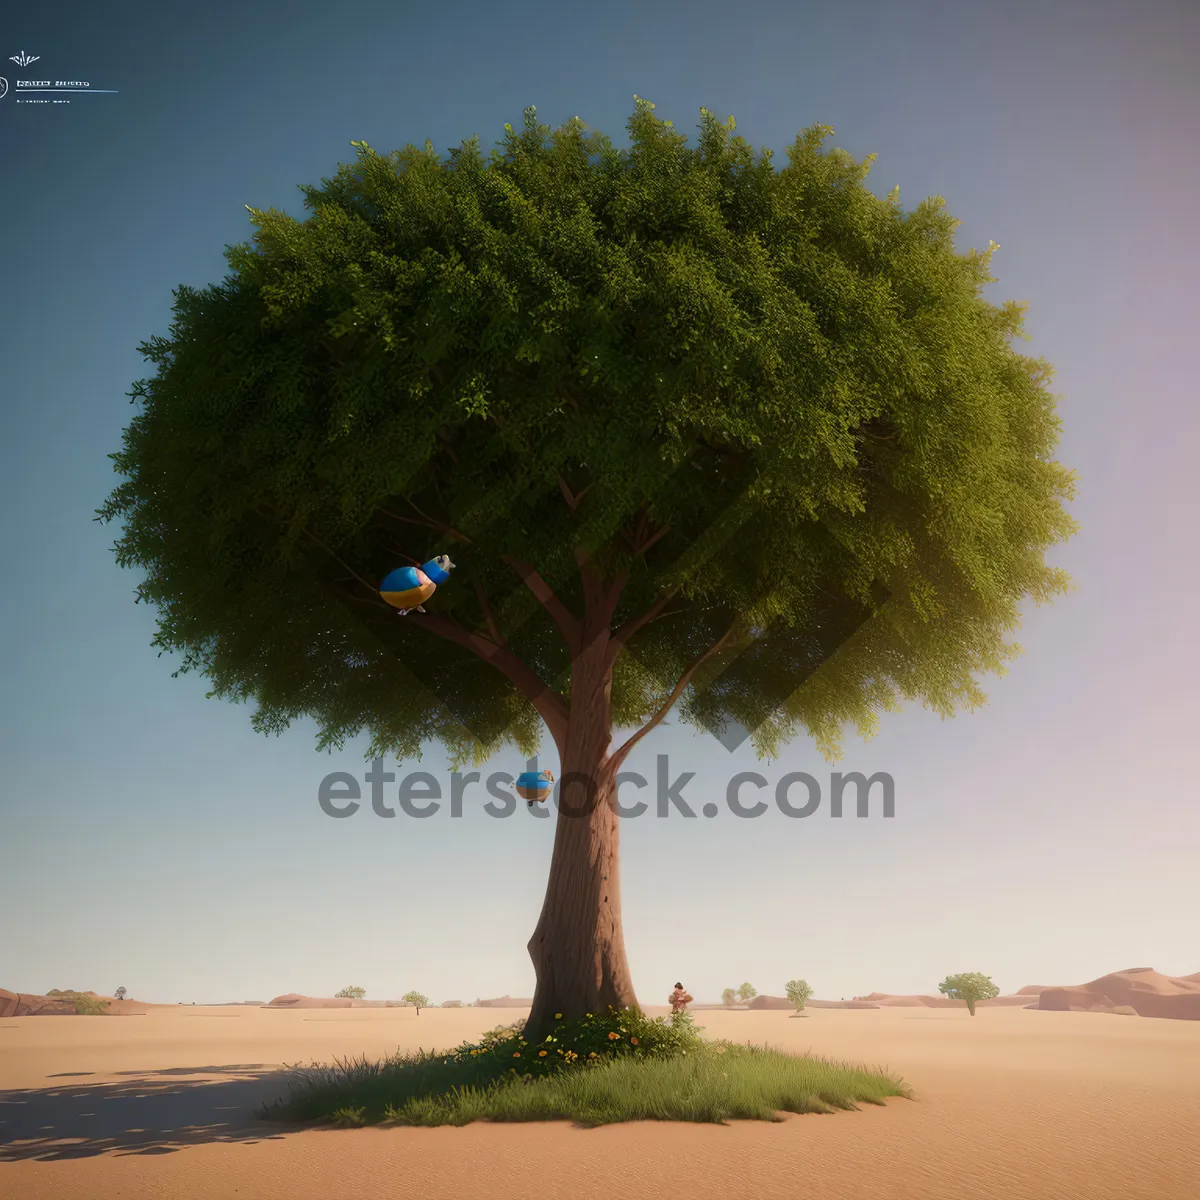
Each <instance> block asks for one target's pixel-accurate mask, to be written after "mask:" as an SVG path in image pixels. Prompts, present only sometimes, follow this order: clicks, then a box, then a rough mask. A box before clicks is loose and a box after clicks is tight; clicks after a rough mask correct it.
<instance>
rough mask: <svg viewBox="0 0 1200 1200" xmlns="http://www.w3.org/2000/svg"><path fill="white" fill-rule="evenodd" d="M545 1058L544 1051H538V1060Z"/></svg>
mask: <svg viewBox="0 0 1200 1200" xmlns="http://www.w3.org/2000/svg"><path fill="white" fill-rule="evenodd" d="M545 1057H546V1052H545V1050H539V1051H538V1058H545Z"/></svg>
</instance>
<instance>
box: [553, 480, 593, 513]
mask: <svg viewBox="0 0 1200 1200" xmlns="http://www.w3.org/2000/svg"><path fill="white" fill-rule="evenodd" d="M558 487H559V491H561V492H562V494H563V499H564V500H565V501H566V502H567V507H568V508H569V509H570V510H571V511H572V512H575V511H576V510H577V509H578V508H579V502H580V501H581V500H582V499H583V498H584V496H586V495H587V494H588V492H590V491H591V490H592V485H591V484H590V483H589V484H588V485H587V487H585V488H584V489H583V491H581V492H572V491H571V489H570V488H569V487H568V486H567V481H566V480H565V479H564V478H563V477H562V476H561V475H560V476H559V477H558Z"/></svg>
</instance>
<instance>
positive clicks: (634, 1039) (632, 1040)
mask: <svg viewBox="0 0 1200 1200" xmlns="http://www.w3.org/2000/svg"><path fill="white" fill-rule="evenodd" d="M629 1040H630V1041H631V1042H632V1043H633V1044H634V1045H635V1046H636V1045H637V1044H638V1040H637V1038H635V1037H631V1038H630V1039H629Z"/></svg>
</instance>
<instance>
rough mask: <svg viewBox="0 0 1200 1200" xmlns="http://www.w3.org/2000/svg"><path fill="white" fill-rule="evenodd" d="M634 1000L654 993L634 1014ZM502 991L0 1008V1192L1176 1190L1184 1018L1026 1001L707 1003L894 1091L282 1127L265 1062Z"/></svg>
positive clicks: (421, 1027)
mask: <svg viewBox="0 0 1200 1200" xmlns="http://www.w3.org/2000/svg"><path fill="white" fill-rule="evenodd" d="M649 1011H651V1012H652V1013H658V1012H665V1011H666V1010H665V1009H664V1008H660V1009H653V1008H652V1009H650V1010H649ZM523 1015H524V1014H523V1012H522V1011H521V1010H515V1009H508V1010H505V1009H495V1008H492V1009H484V1010H480V1009H477V1008H462V1009H428V1010H424V1011H422V1012H421V1014H420V1015H419V1016H418V1015H417V1014H416V1012H415V1011H414V1010H413V1009H411V1008H393V1009H387V1008H383V1009H379V1008H374V1009H371V1008H368V1009H342V1008H337V1009H326V1010H320V1009H308V1010H296V1009H290V1008H281V1009H272V1008H248V1007H232V1006H231V1007H228V1008H216V1007H212V1008H208V1007H204V1008H201V1007H195V1008H193V1007H191V1006H182V1007H172V1006H166V1007H162V1008H158V1007H151V1008H148V1009H147V1011H146V1012H145V1013H144V1015H140V1016H139V1015H131V1016H129V1017H127V1018H125V1019H122V1020H113V1019H111V1018H108V1017H74V1018H68V1019H65V1020H49V1019H46V1018H44V1017H16V1018H8V1019H4V1020H0V1193H2V1194H4V1195H11V1196H20V1197H22V1198H23V1200H25V1198H28V1200H38V1198H41V1197H51V1196H54V1197H76V1196H77V1197H87V1198H88V1200H95V1198H96V1197H109V1196H118V1195H120V1196H125V1197H164V1198H166V1197H170V1198H172V1200H188V1198H190V1197H197V1198H200V1197H203V1198H205V1200H224V1198H229V1197H238V1198H239V1200H247V1198H253V1200H272V1198H274V1197H280V1198H284V1197H286V1198H287V1200H307V1198H308V1197H321V1198H322V1200H323V1198H325V1197H328V1196H333V1195H351V1196H381V1197H382V1196H390V1195H394V1194H398V1193H400V1192H403V1193H404V1194H405V1195H416V1196H420V1197H422V1198H423V1200H485V1198H486V1200H541V1198H545V1200H593V1198H595V1200H601V1198H603V1200H626V1198H630V1200H632V1198H634V1197H637V1198H639V1200H640V1198H642V1197H646V1196H652V1195H656V1194H657V1195H664V1194H667V1193H674V1194H677V1195H686V1196H689V1197H691V1198H694V1200H708V1198H710V1197H711V1198H714V1200H715V1198H716V1197H721V1198H722V1200H725V1198H727V1197H728V1196H729V1195H731V1194H748V1195H754V1196H756V1197H759V1198H762V1200H776V1198H778V1200H784V1198H785V1197H786V1198H787V1200H794V1198H795V1197H796V1196H798V1195H804V1194H806V1193H808V1194H813V1195H820V1196H822V1197H823V1198H825V1200H869V1198H878V1200H930V1198H931V1197H934V1196H938V1195H944V1194H953V1195H955V1196H956V1197H957V1198H958V1200H994V1198H1001V1197H1002V1198H1003V1200H1035V1198H1036V1200H1074V1198H1079V1200H1083V1198H1084V1197H1087V1198H1088V1200H1142V1198H1145V1200H1150V1198H1151V1197H1154V1198H1155V1200H1196V1197H1197V1196H1200V1139H1198V1138H1197V1136H1196V1130H1197V1129H1200V1022H1195V1021H1166V1020H1153V1019H1146V1018H1141V1017H1120V1016H1112V1015H1102V1014H1097V1013H1080V1012H1069V1011H1067V1012H1042V1011H1031V1010H1028V1009H1026V1008H1023V1007H991V1008H981V1009H980V1010H979V1013H978V1015H977V1016H976V1017H974V1018H971V1017H969V1016H968V1015H967V1013H966V1012H965V1010H962V1009H957V1010H955V1009H945V1010H942V1009H933V1010H930V1009H924V1008H915V1009H914V1008H909V1007H905V1006H899V1007H880V1008H878V1009H869V1010H857V1011H855V1010H845V1009H814V1010H812V1011H810V1012H809V1013H808V1014H807V1016H806V1017H804V1018H803V1019H795V1018H794V1017H792V1016H791V1014H789V1013H786V1012H778V1011H771V1010H765V1011H757V1012H747V1011H735V1012H721V1011H705V1012H703V1013H698V1014H697V1018H698V1020H699V1022H700V1024H702V1025H703V1026H704V1027H705V1030H706V1035H708V1036H716V1037H728V1038H733V1039H738V1040H742V1039H745V1040H750V1041H754V1042H758V1043H763V1042H766V1043H769V1044H773V1045H777V1046H780V1047H785V1048H789V1049H792V1050H796V1051H808V1050H812V1051H813V1052H815V1053H818V1054H823V1055H827V1056H829V1057H832V1058H836V1059H841V1060H849V1061H854V1062H865V1063H867V1064H869V1065H882V1066H887V1067H889V1068H891V1069H892V1070H894V1071H897V1072H899V1073H900V1074H901V1075H903V1076H904V1078H905V1079H906V1080H907V1082H908V1083H909V1085H910V1086H911V1087H912V1088H913V1089H914V1092H915V1095H916V1098H915V1099H914V1100H912V1101H907V1100H893V1101H890V1102H889V1103H888V1104H887V1106H886V1107H883V1108H874V1107H867V1108H864V1109H863V1110H862V1111H859V1112H849V1113H838V1114H835V1115H832V1116H815V1115H814V1116H802V1117H790V1118H788V1119H787V1120H785V1121H784V1122H782V1123H780V1124H768V1123H758V1122H737V1123H735V1124H732V1125H729V1126H725V1127H717V1126H703V1125H676V1124H661V1125H660V1124H656V1123H637V1124H631V1125H622V1126H615V1127H608V1128H602V1129H596V1130H582V1129H575V1128H572V1127H571V1126H569V1125H568V1124H566V1123H551V1124H540V1125H509V1126H504V1125H473V1126H468V1127H466V1128H463V1129H454V1128H445V1129H394V1128H392V1129H384V1128H377V1129H363V1130H329V1129H315V1128H307V1129H289V1128H287V1127H281V1126H277V1125H271V1124H265V1123H262V1122H260V1121H258V1120H257V1119H256V1117H255V1116H254V1109H255V1107H256V1106H257V1104H258V1102H260V1101H261V1100H264V1099H269V1098H273V1097H274V1096H276V1095H278V1094H279V1093H280V1091H281V1088H282V1085H283V1080H284V1078H285V1076H284V1075H282V1074H280V1073H278V1068H279V1067H280V1065H281V1064H284V1063H293V1064H294V1063H299V1062H308V1061H312V1060H324V1061H329V1060H331V1059H332V1058H334V1057H339V1056H346V1055H350V1056H354V1055H359V1054H367V1055H371V1056H378V1055H381V1054H384V1053H386V1052H388V1051H390V1050H393V1049H395V1048H396V1047H397V1046H398V1045H399V1046H405V1047H410V1048H414V1047H417V1046H426V1047H437V1048H444V1047H450V1046H452V1045H455V1044H457V1043H458V1042H460V1041H462V1040H464V1039H466V1038H473V1037H475V1036H476V1035H478V1034H479V1033H481V1032H482V1031H483V1030H485V1029H488V1028H491V1027H492V1026H494V1025H497V1024H500V1023H504V1022H507V1021H511V1020H516V1019H518V1018H519V1017H521V1016H523Z"/></svg>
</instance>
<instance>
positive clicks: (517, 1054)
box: [513, 1050, 521, 1058]
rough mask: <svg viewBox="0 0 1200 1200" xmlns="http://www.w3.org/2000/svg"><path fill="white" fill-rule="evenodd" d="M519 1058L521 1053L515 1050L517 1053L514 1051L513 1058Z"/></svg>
mask: <svg viewBox="0 0 1200 1200" xmlns="http://www.w3.org/2000/svg"><path fill="white" fill-rule="evenodd" d="M520 1057H521V1052H520V1050H517V1051H515V1052H514V1053H513V1058H520Z"/></svg>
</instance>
